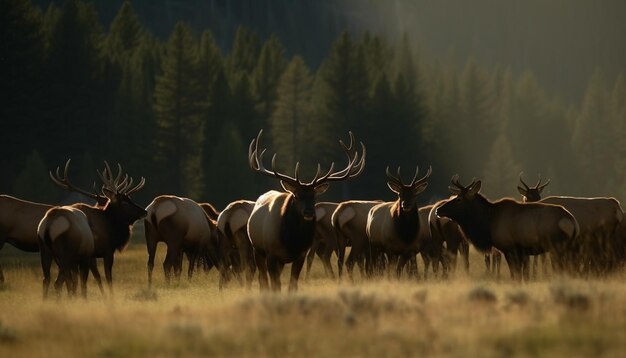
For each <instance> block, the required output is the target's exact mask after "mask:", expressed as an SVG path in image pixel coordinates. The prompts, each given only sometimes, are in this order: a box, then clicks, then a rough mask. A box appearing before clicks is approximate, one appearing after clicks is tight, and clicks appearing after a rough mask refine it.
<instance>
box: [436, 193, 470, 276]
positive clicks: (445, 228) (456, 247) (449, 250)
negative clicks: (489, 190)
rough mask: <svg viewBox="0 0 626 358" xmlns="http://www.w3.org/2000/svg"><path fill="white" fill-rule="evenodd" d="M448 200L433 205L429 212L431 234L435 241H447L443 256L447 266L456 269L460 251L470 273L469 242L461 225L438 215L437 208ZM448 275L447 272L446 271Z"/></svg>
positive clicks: (464, 265)
mask: <svg viewBox="0 0 626 358" xmlns="http://www.w3.org/2000/svg"><path fill="white" fill-rule="evenodd" d="M446 201H447V200H441V201H439V202H437V203H435V204H433V205H432V209H431V210H430V213H429V214H428V223H429V225H430V234H431V235H432V237H433V240H434V242H437V241H442V242H444V243H445V250H444V253H443V256H442V259H443V261H445V263H446V264H445V265H443V263H442V266H444V270H445V269H446V267H447V268H448V269H449V270H451V271H455V270H456V267H457V255H458V254H459V253H460V254H461V256H462V258H463V268H464V270H465V273H469V243H468V242H467V239H466V238H465V234H463V230H461V227H460V226H459V225H458V224H457V223H455V222H454V221H452V220H450V219H449V218H443V217H438V216H437V214H436V211H437V208H438V207H440V206H441V205H443V204H444V203H445V202H446ZM444 275H447V272H444Z"/></svg>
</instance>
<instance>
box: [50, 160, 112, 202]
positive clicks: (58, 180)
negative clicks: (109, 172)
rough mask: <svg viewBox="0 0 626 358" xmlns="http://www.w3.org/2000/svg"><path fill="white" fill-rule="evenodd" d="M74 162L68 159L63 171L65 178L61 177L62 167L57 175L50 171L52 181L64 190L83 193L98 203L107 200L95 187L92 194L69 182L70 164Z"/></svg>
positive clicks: (58, 168)
mask: <svg viewBox="0 0 626 358" xmlns="http://www.w3.org/2000/svg"><path fill="white" fill-rule="evenodd" d="M71 161H72V159H71V158H70V159H68V160H67V162H65V170H64V171H63V177H61V173H60V170H61V168H60V167H57V169H56V172H55V174H52V171H49V172H48V174H50V179H52V181H53V182H54V183H55V184H56V185H58V186H60V187H61V188H63V189H66V190H70V191H75V192H77V193H81V194H83V195H85V196H87V197H89V198H92V199H94V200H96V201H98V202H100V200H102V199H106V198H105V197H103V196H101V195H99V194H98V193H97V192H96V190H95V186H94V192H93V193H90V192H88V191H87V190H83V189H81V188H79V187H77V186H75V185H74V184H72V183H71V182H70V180H69V178H68V177H67V173H68V171H69V167H70V162H71Z"/></svg>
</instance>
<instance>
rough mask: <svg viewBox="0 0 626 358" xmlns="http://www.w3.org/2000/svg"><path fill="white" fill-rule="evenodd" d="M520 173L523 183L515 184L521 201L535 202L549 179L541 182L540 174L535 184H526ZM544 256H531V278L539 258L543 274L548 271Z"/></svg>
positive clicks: (535, 274) (535, 270) (536, 268)
mask: <svg viewBox="0 0 626 358" xmlns="http://www.w3.org/2000/svg"><path fill="white" fill-rule="evenodd" d="M522 174H523V173H520V174H519V181H520V183H521V184H522V185H523V187H521V186H519V185H518V186H517V191H519V193H520V195H522V202H524V203H534V202H537V201H539V200H541V192H543V189H545V188H546V186H548V184H550V179H548V181H547V182H545V183H543V184H541V176H540V177H539V180H537V184H535V186H528V184H526V182H524V180H523V179H522ZM574 217H575V216H574ZM579 225H580V224H579ZM546 257H547V255H546V254H543V255H535V256H534V257H533V278H537V271H538V267H539V261H540V260H541V266H542V268H543V274H544V275H546V274H547V272H548V265H547V259H546Z"/></svg>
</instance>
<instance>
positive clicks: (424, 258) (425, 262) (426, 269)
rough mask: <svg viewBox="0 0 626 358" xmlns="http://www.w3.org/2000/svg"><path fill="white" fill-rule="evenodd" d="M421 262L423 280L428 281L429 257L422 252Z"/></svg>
mask: <svg viewBox="0 0 626 358" xmlns="http://www.w3.org/2000/svg"><path fill="white" fill-rule="evenodd" d="M422 261H423V262H424V280H428V268H429V266H430V257H428V255H426V254H425V253H423V252H422Z"/></svg>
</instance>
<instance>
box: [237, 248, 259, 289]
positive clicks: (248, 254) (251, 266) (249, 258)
mask: <svg viewBox="0 0 626 358" xmlns="http://www.w3.org/2000/svg"><path fill="white" fill-rule="evenodd" d="M239 254H240V255H241V256H240V259H241V262H242V263H243V265H245V270H246V287H247V288H248V289H250V288H252V280H253V279H254V273H255V272H256V263H255V262H254V252H253V250H252V246H251V245H250V244H249V241H248V243H244V244H243V245H241V246H240V249H239Z"/></svg>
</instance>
